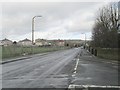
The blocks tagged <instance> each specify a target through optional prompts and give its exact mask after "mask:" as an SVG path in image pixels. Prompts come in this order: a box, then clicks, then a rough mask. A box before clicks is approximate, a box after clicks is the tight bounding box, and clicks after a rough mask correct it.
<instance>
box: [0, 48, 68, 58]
mask: <svg viewBox="0 0 120 90" xmlns="http://www.w3.org/2000/svg"><path fill="white" fill-rule="evenodd" d="M1 48H2V49H1V52H0V54H1V55H2V59H5V58H13V57H18V56H23V55H30V54H38V53H45V52H52V51H57V50H64V49H68V47H58V46H55V47H38V46H34V47H30V46H29V47H27V46H24V47H21V46H1Z"/></svg>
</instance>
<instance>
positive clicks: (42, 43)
mask: <svg viewBox="0 0 120 90" xmlns="http://www.w3.org/2000/svg"><path fill="white" fill-rule="evenodd" d="M48 44H49V43H48V42H47V40H45V39H36V40H35V45H37V46H46V45H48Z"/></svg>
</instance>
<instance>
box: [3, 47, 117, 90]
mask: <svg viewBox="0 0 120 90" xmlns="http://www.w3.org/2000/svg"><path fill="white" fill-rule="evenodd" d="M117 66H118V65H117V63H112V62H108V60H103V59H99V58H97V57H94V56H92V55H91V54H90V53H88V52H87V51H86V50H84V49H81V48H73V49H69V50H60V51H56V52H51V53H48V54H46V55H43V56H40V55H35V56H32V57H31V58H28V59H25V60H21V61H15V62H10V63H6V64H3V65H2V87H3V88H68V87H69V86H70V85H100V86H103V85H107V86H118V67H117Z"/></svg>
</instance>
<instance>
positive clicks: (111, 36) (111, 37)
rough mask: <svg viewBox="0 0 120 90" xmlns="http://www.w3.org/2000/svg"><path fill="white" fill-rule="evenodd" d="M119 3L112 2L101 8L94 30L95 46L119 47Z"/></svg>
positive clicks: (93, 43) (93, 41)
mask: <svg viewBox="0 0 120 90" xmlns="http://www.w3.org/2000/svg"><path fill="white" fill-rule="evenodd" d="M117 6H118V4H117V3H112V4H110V5H108V6H105V7H103V8H101V9H99V12H98V15H97V16H96V20H95V24H94V27H93V32H92V45H93V46H94V47H103V48H115V47H118V37H117V36H118V33H117V32H118V7H117Z"/></svg>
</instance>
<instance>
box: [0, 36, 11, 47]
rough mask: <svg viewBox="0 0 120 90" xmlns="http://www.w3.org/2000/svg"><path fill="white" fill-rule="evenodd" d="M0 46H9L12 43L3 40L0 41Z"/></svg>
mask: <svg viewBox="0 0 120 90" xmlns="http://www.w3.org/2000/svg"><path fill="white" fill-rule="evenodd" d="M0 44H1V45H3V46H10V45H12V44H13V42H12V41H11V40H9V39H6V38H5V39H3V40H1V41H0Z"/></svg>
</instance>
